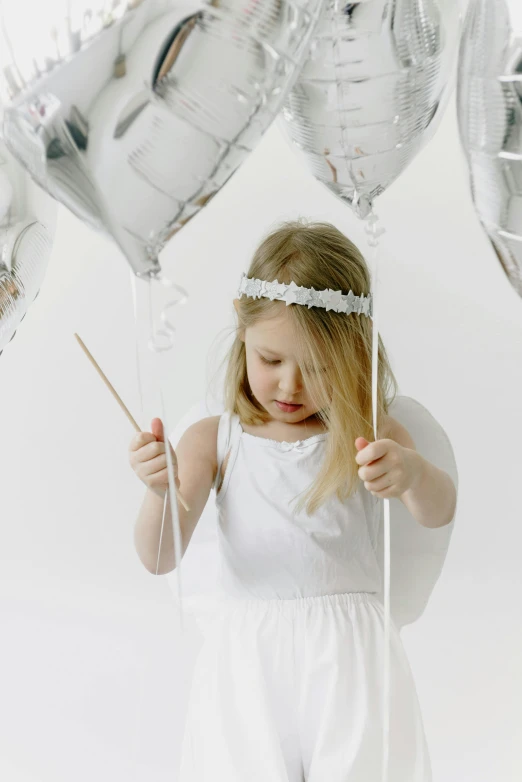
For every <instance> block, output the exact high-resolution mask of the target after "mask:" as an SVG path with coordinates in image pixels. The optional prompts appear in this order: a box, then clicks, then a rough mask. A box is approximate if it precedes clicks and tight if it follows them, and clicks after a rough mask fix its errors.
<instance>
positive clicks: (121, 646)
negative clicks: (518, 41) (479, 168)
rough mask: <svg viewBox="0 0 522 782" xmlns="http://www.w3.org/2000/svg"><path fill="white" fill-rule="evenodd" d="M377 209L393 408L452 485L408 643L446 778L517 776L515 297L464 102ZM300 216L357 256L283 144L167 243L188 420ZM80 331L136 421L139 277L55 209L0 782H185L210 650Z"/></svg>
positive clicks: (521, 722) (0, 582)
mask: <svg viewBox="0 0 522 782" xmlns="http://www.w3.org/2000/svg"><path fill="white" fill-rule="evenodd" d="M377 211H378V212H379V214H380V216H381V218H382V219H383V222H384V224H385V227H386V229H387V233H386V235H385V236H384V238H383V250H382V256H381V266H380V268H381V273H380V280H381V288H380V290H381V294H382V295H381V298H380V301H381V314H380V328H381V334H382V337H383V339H384V341H385V344H386V346H387V348H388V350H389V353H390V357H391V360H392V364H393V367H394V370H395V372H396V375H397V378H398V380H399V383H400V392H401V393H403V394H406V395H408V396H412V397H414V398H415V399H417V400H419V401H420V402H421V403H422V404H423V405H424V406H425V407H427V408H428V410H429V411H430V412H431V413H432V414H433V415H434V416H435V418H436V419H437V420H438V421H439V422H440V423H441V425H442V426H443V427H444V428H445V430H446V432H447V434H448V436H449V437H450V440H451V442H452V444H453V447H454V450H455V455H456V458H457V464H458V467H459V474H460V496H459V514H458V517H457V521H456V527H455V531H454V533H453V539H452V544H451V548H450V553H449V555H448V559H447V562H446V565H445V568H444V571H443V574H442V577H441V580H440V581H439V584H438V585H437V587H436V589H435V592H434V594H433V596H432V598H431V601H430V604H429V606H428V608H427V610H426V612H425V614H424V616H423V617H422V619H421V620H420V621H419V622H418V623H417V624H415V625H412V626H408V627H406V628H405V629H404V630H403V632H402V636H403V640H404V643H405V646H406V650H407V652H408V655H409V658H410V662H411V666H412V668H413V672H414V675H415V678H416V682H417V690H418V693H419V698H420V702H421V706H422V709H423V716H424V722H425V728H426V733H427V737H428V741H429V745H430V749H431V754H432V762H433V769H434V780H435V782H464V780H473V782H490V781H491V780H492V779H495V781H496V782H497V780H498V781H499V782H500V781H502V782H517V781H518V780H519V779H521V778H522V759H521V755H520V751H519V746H520V741H521V739H522V712H521V711H520V703H521V701H522V674H521V671H522V663H521V660H522V627H521V622H520V604H521V598H522V568H521V567H520V562H519V560H520V551H521V544H522V532H521V528H520V520H521V511H520V495H519V491H518V489H519V486H520V475H521V469H522V457H521V454H520V441H521V432H522V426H521V424H522V420H521V412H520V389H521V386H522V361H521V359H522V302H521V301H520V299H519V298H518V297H517V295H516V294H515V292H514V291H513V289H512V288H511V286H510V285H509V283H508V281H507V279H506V278H505V276H504V274H503V272H502V270H501V268H500V266H499V264H498V262H497V260H496V257H495V256H494V253H493V251H492V250H491V248H490V245H489V242H488V240H487V239H486V237H485V235H484V234H483V232H482V230H481V228H480V226H479V224H478V222H477V220H476V218H475V214H474V212H473V209H472V205H471V200H470V196H469V191H468V183H467V173H466V170H465V167H464V162H463V159H462V157H461V151H460V147H459V141H458V137H457V129H456V120H455V112H454V108H453V105H452V106H451V108H450V110H449V111H448V113H447V115H446V117H445V119H444V121H443V124H442V126H441V129H440V130H439V132H438V134H437V136H436V138H435V139H434V140H433V141H432V143H431V144H430V145H429V146H428V148H427V149H426V150H425V151H424V152H423V153H422V154H421V155H420V156H419V157H418V158H417V160H416V161H415V162H414V163H413V165H412V166H411V167H410V168H409V169H408V170H407V171H406V172H405V173H404V174H403V176H402V177H401V179H400V180H399V181H398V182H396V183H395V185H394V186H393V188H392V189H391V190H390V191H389V192H388V193H386V194H385V195H384V196H382V197H381V199H380V201H379V204H378V210H377ZM298 216H305V217H311V218H314V219H322V220H329V221H331V222H333V223H334V224H335V225H336V226H338V227H339V228H340V229H341V230H343V231H344V232H345V233H346V234H347V235H349V236H350V237H351V238H352V239H354V240H355V241H356V243H358V244H360V245H361V246H362V248H363V249H365V245H364V234H363V232H362V230H361V227H360V226H359V225H358V223H357V221H356V219H355V218H354V217H353V216H352V214H351V213H350V212H349V210H348V208H345V207H344V206H343V205H342V204H341V203H339V202H338V201H336V200H335V199H334V197H333V196H332V195H331V194H330V193H328V192H327V190H326V189H324V188H323V187H322V186H321V185H319V184H318V183H316V182H315V181H314V180H313V179H312V178H311V175H309V174H308V172H307V171H305V170H304V169H302V168H301V167H300V164H298V162H297V161H296V160H295V159H294V158H293V156H292V154H291V152H290V150H289V148H288V147H287V144H286V141H285V140H284V139H283V137H282V136H281V134H280V132H279V130H278V129H277V128H276V127H273V128H272V129H271V130H270V131H269V133H268V134H267V135H266V136H265V138H264V139H263V141H262V143H261V144H260V146H259V147H258V149H257V150H256V152H255V153H254V155H252V156H251V158H250V159H249V160H248V161H247V163H246V164H245V165H244V167H243V168H242V169H241V170H240V171H239V172H238V173H237V174H236V175H235V177H234V178H233V180H232V181H231V182H229V184H228V185H227V187H226V188H225V189H224V190H223V191H222V192H221V193H220V194H218V196H217V197H216V198H215V199H214V201H213V202H212V204H210V205H209V206H208V207H207V208H206V209H205V210H203V212H202V213H201V214H200V215H199V216H198V217H196V218H195V219H194V221H193V222H192V223H190V224H189V225H188V226H187V227H186V228H184V229H183V231H182V232H181V233H180V234H179V235H178V236H177V237H175V239H174V240H173V241H172V242H171V243H170V245H169V246H168V248H167V250H166V251H165V253H164V256H163V258H162V263H163V266H164V268H165V270H166V272H167V273H169V274H170V275H171V276H172V277H174V278H175V279H176V281H178V282H179V283H180V284H182V285H183V286H185V287H186V288H187V289H188V291H189V292H190V295H191V298H190V301H189V303H188V304H187V306H186V307H185V308H183V309H182V310H180V313H179V319H178V338H177V342H176V347H175V349H174V350H173V351H172V353H171V367H170V383H169V386H170V387H169V398H168V409H169V415H170V416H171V419H172V421H173V422H174V421H175V419H176V418H177V417H178V416H180V415H181V414H183V413H184V412H185V411H186V410H187V409H188V408H189V407H190V406H191V405H192V404H193V402H194V401H195V400H197V399H200V398H202V397H203V395H204V393H205V389H206V384H207V380H208V375H209V371H210V370H211V369H213V368H214V363H213V362H209V360H208V359H209V356H210V355H214V353H215V352H216V350H218V349H219V346H220V344H221V343H220V342H219V340H218V341H216V336H217V335H218V334H219V333H220V332H222V330H223V329H225V328H227V327H230V325H231V324H232V313H233V307H232V298H233V297H234V295H235V290H236V287H237V283H238V280H239V276H240V273H241V271H243V270H244V269H245V268H246V266H247V264H248V262H249V258H250V255H251V253H252V251H253V249H254V247H255V245H256V244H257V242H258V241H259V239H260V238H261V236H262V235H263V234H264V233H265V232H266V231H267V230H268V229H269V228H270V227H272V226H273V225H274V224H275V223H277V222H279V221H280V220H282V219H289V218H295V217H298ZM74 331H78V332H79V334H80V335H81V336H82V337H83V339H84V340H85V342H86V343H87V345H88V347H89V348H90V349H91V351H92V352H93V354H94V355H95V357H96V358H97V359H98V361H99V362H100V364H101V365H102V367H103V368H104V369H105V371H106V372H107V373H108V375H109V377H110V379H111V380H112V382H113V383H114V385H115V386H116V388H117V389H118V391H119V392H120V393H121V394H122V396H123V397H124V399H125V401H126V402H127V404H128V405H129V407H130V408H131V410H132V411H133V412H134V414H135V415H136V416H137V417H138V416H139V414H140V413H139V397H138V392H137V383H136V368H135V347H134V344H135V343H134V323H133V315H132V299H131V287H130V275H129V270H128V267H127V265H126V263H125V261H124V260H123V259H122V257H121V256H120V255H119V252H118V251H117V249H116V248H115V247H114V246H113V245H112V244H111V243H110V242H109V241H108V240H106V239H104V238H102V237H101V236H99V235H96V234H94V233H93V232H91V231H90V230H89V229H87V228H86V227H85V226H83V225H82V224H81V223H80V222H78V220H77V219H76V218H74V217H73V216H71V215H70V214H69V213H68V212H66V211H65V210H64V209H63V208H61V207H60V211H59V216H58V226H57V237H56V243H55V248H54V252H53V257H52V259H51V263H50V268H49V271H48V275H47V278H46V281H45V283H44V286H43V288H42V292H41V294H40V296H39V298H38V300H37V301H36V302H35V304H34V305H33V307H32V308H31V310H30V312H29V314H28V316H27V318H26V319H25V320H24V322H23V324H22V326H21V328H20V329H19V331H18V333H17V335H16V337H15V339H14V340H13V342H12V343H11V344H10V345H9V346H8V347H7V348H6V350H5V351H4V354H3V355H2V356H1V357H0V375H1V413H0V415H1V429H0V431H1V435H2V439H1V447H0V476H1V478H0V485H1V506H0V507H1V524H0V557H1V568H0V601H1V602H0V619H1V627H2V639H1V643H0V670H1V679H2V683H1V693H2V695H1V707H0V777H1V778H2V779H5V780H6V782H7V780H9V782H91V780H92V779H96V780H97V782H109V780H110V782H113V781H114V780H123V779H125V780H126V782H141V781H142V780H143V782H145V780H146V782H166V781H167V780H169V782H170V781H171V780H175V779H176V774H175V770H176V764H177V759H178V756H179V741H180V738H181V725H180V724H179V713H180V712H181V711H182V709H181V706H182V704H183V703H184V701H185V699H186V697H187V687H188V680H187V676H186V671H187V670H189V669H190V666H191V665H192V662H193V656H194V648H195V646H194V643H195V634H194V632H192V633H190V634H189V636H187V638H185V640H184V641H183V639H181V638H180V636H179V634H178V631H177V629H176V617H175V615H174V614H173V611H172V602H171V594H170V590H169V586H168V582H167V579H165V578H162V577H155V576H153V575H151V574H149V573H148V572H147V571H146V570H145V569H144V568H143V567H142V566H141V564H140V562H139V560H138V558H137V555H136V553H135V551H134V547H133V527H134V522H135V518H136V515H137V512H138V509H139V505H140V503H141V499H142V496H143V493H144V488H143V487H142V485H141V484H140V483H139V481H138V480H137V479H136V478H135V476H134V474H133V473H132V471H131V470H130V467H129V466H128V462H127V448H128V444H129V441H130V438H131V437H132V435H133V432H132V429H131V427H130V425H129V423H128V421H127V419H126V418H125V417H124V416H123V414H122V413H121V411H120V410H119V408H118V407H117V406H116V403H115V402H114V401H113V400H112V398H111V397H110V396H109V394H108V392H107V391H106V389H105V388H104V387H103V385H102V383H101V381H100V380H99V378H98V377H97V375H96V373H95V372H94V370H93V369H92V368H91V367H90V366H89V364H88V362H87V361H86V359H85V357H84V356H83V354H82V353H81V351H80V349H79V347H78V345H77V344H76V342H75V340H74V339H73V332H74ZM151 414H156V415H160V411H159V410H157V409H155V410H147V418H148V419H149V420H150V415H151ZM392 566H393V564H392ZM267 782H268V781H267Z"/></svg>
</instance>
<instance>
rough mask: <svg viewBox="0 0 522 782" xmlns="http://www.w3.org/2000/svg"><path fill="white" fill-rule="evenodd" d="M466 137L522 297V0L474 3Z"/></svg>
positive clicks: (464, 56)
mask: <svg viewBox="0 0 522 782" xmlns="http://www.w3.org/2000/svg"><path fill="white" fill-rule="evenodd" d="M457 93H458V98H457V100H458V115H459V126H460V135H461V139H462V144H463V147H464V151H465V153H466V157H467V161H468V165H469V169H470V175H471V188H472V194H473V201H474V203H475V208H476V210H477V214H478V216H479V218H480V220H481V222H482V224H483V226H484V228H485V230H486V231H487V233H488V235H489V238H490V239H491V242H492V244H493V247H494V248H495V250H496V253H497V256H498V259H499V260H500V263H501V264H502V267H503V269H504V271H505V273H506V275H507V276H508V278H509V281H510V283H511V284H512V285H513V287H514V288H515V290H516V291H517V292H518V294H519V295H520V296H522V3H521V0H510V2H505V0H475V2H474V3H472V5H470V7H469V10H468V14H467V16H466V22H465V29H464V34H463V37H462V45H461V52H460V62H459V74H458V90H457Z"/></svg>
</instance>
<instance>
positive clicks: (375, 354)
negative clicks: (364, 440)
mask: <svg viewBox="0 0 522 782" xmlns="http://www.w3.org/2000/svg"><path fill="white" fill-rule="evenodd" d="M365 230H366V233H367V237H368V244H369V246H370V247H371V248H372V255H373V261H372V264H371V266H372V269H373V291H372V311H373V327H372V414H373V434H374V437H375V440H377V409H378V394H377V389H378V385H377V381H378V370H379V322H378V315H379V307H378V304H377V299H378V289H379V257H380V245H379V238H380V236H381V235H382V234H383V233H384V229H383V228H382V226H381V225H380V224H379V218H378V216H377V215H376V214H375V212H374V211H373V210H372V211H371V212H370V214H369V215H368V217H367V218H366V226H365ZM383 502H384V671H383V679H384V686H383V707H382V718H383V727H382V740H383V759H382V782H387V781H388V759H389V752H390V501H389V500H388V499H384V500H383Z"/></svg>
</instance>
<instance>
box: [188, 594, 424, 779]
mask: <svg viewBox="0 0 522 782" xmlns="http://www.w3.org/2000/svg"><path fill="white" fill-rule="evenodd" d="M383 649H384V608H383V605H382V603H381V602H379V600H378V599H377V598H376V597H375V596H374V595H372V594H370V593H366V592H356V593H349V594H340V595H327V596H321V597H310V598H300V599H296V600H277V599H274V600H230V601H227V607H226V610H225V611H224V612H223V614H222V615H221V616H220V617H219V618H218V619H216V621H215V622H213V624H212V625H211V627H210V628H209V629H208V632H207V637H206V640H205V643H204V646H203V648H202V650H201V653H200V656H199V658H198V661H197V663H196V667H195V671H194V679H193V683H192V691H191V697H190V703H189V710H188V716H187V724H186V729H185V736H184V741H183V749H182V760H181V767H180V776H179V782H381V764H382V746H383V745H382V706H383V704H382V700H383V698H382V693H383ZM390 702H391V715H390V754H389V771H388V780H389V782H431V779H432V777H431V770H430V761H429V755H428V750H427V746H426V740H425V736H424V730H423V724H422V718H421V713H420V708H419V703H418V699H417V693H416V690H415V685H414V682H413V678H412V674H411V669H410V666H409V663H408V660H407V658H406V654H405V651H404V648H403V645H402V641H401V639H400V636H399V633H398V631H397V628H396V626H395V625H394V623H393V620H392V621H391V627H390Z"/></svg>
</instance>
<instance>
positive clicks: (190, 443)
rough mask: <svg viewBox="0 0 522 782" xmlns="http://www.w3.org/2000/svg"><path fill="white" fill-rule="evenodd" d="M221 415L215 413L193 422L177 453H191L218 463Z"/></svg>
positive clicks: (185, 433) (177, 447) (186, 431)
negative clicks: (218, 434) (218, 437)
mask: <svg viewBox="0 0 522 782" xmlns="http://www.w3.org/2000/svg"><path fill="white" fill-rule="evenodd" d="M220 417H221V416H219V415H213V416H209V417H208V418H202V419H201V420H199V421H196V422H195V423H193V424H191V425H190V426H189V427H188V428H187V429H186V430H185V432H184V433H183V435H182V436H181V438H180V440H179V443H178V444H177V446H176V454H177V455H179V456H181V455H183V454H189V455H190V456H197V457H198V458H200V459H205V460H207V459H208V460H209V461H210V462H211V463H212V465H213V466H214V465H216V463H217V433H218V426H219V419H220Z"/></svg>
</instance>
